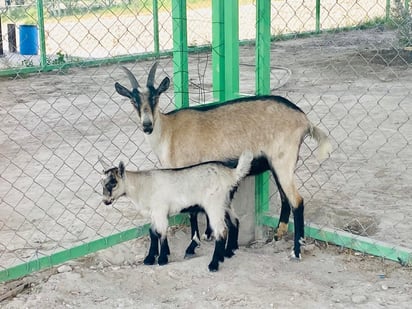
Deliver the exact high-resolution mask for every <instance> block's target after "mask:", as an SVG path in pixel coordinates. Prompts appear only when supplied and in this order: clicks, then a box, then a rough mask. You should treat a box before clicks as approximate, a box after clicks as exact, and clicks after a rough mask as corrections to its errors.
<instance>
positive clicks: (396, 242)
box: [0, 0, 412, 271]
mask: <svg viewBox="0 0 412 309" xmlns="http://www.w3.org/2000/svg"><path fill="white" fill-rule="evenodd" d="M38 3H39V1H37V2H35V1H27V0H26V1H22V0H21V1H11V2H10V3H8V4H7V5H5V4H3V3H2V4H1V6H0V9H1V11H0V12H1V25H2V29H3V34H2V43H3V45H2V47H3V50H2V54H3V57H1V58H0V72H3V73H4V74H3V76H4V75H8V77H1V79H0V119H1V123H2V126H1V128H0V145H1V147H0V197H1V199H0V271H2V270H6V269H9V268H10V267H13V266H15V265H19V264H21V263H25V262H27V261H31V260H35V259H37V258H39V257H42V256H48V255H50V254H52V253H55V252H58V251H61V250H64V249H70V248H72V247H74V246H76V245H79V244H84V243H87V242H90V241H92V240H95V239H99V238H101V237H106V236H108V235H112V234H114V233H118V232H121V231H124V230H126V229H129V228H132V227H135V226H137V225H142V224H143V223H145V222H144V221H142V220H141V218H140V217H139V214H138V213H136V211H135V210H134V208H133V207H132V206H131V205H130V204H129V203H128V202H126V201H119V202H118V203H116V205H115V206H114V207H113V208H108V207H107V206H104V205H102V203H101V202H100V201H101V187H100V171H101V169H102V167H101V166H100V164H99V163H98V157H99V156H104V157H105V158H106V159H107V160H109V161H111V162H113V164H117V163H118V161H119V160H123V161H124V162H125V163H126V165H127V166H128V167H129V168H150V167H154V166H157V164H158V163H157V159H156V157H155V156H154V155H153V153H152V152H151V150H150V147H149V145H147V143H146V142H145V141H144V136H143V134H142V132H141V131H140V130H139V129H138V128H137V125H136V119H135V114H134V110H133V108H132V106H131V104H130V103H128V102H127V101H125V100H123V99H122V98H120V97H119V96H118V95H117V94H116V93H115V91H114V86H113V85H114V83H115V82H116V81H120V82H125V80H126V78H125V76H124V73H123V72H122V71H121V70H120V69H119V67H118V63H119V61H124V60H130V62H129V63H127V64H126V66H127V67H128V68H129V69H131V70H132V71H133V72H134V73H135V75H136V76H138V77H141V80H142V81H143V80H145V78H146V76H147V74H148V72H147V70H148V69H149V68H150V66H151V63H152V61H153V60H152V58H149V59H148V60H147V59H146V58H147V57H146V56H148V57H153V56H161V58H160V66H159V70H158V73H157V76H158V78H159V79H160V78H162V77H164V76H166V75H168V76H173V61H172V58H171V57H170V53H169V52H170V51H171V50H172V49H173V29H172V17H171V16H172V10H173V6H172V3H171V1H166V0H165V1H154V2H153V1H130V0H128V1H63V0H62V1H44V3H43V7H42V8H43V10H44V45H45V53H44V54H42V51H41V44H42V41H41V39H40V42H39V46H38V47H40V51H39V52H37V53H36V54H34V55H22V54H21V53H20V50H19V46H21V42H20V40H21V39H22V38H21V37H19V35H18V29H19V26H20V25H23V24H35V25H39V21H38V10H39V7H38ZM153 3H156V4H157V7H156V6H153ZM316 3H318V4H319V5H318V6H316V5H315V2H314V1H303V0H302V1H273V2H272V26H271V27H272V35H273V36H274V37H273V38H274V39H273V43H272V47H271V49H272V50H271V66H272V67H271V87H272V93H274V94H277V95H283V96H285V97H287V98H289V99H290V100H292V101H293V102H295V103H296V104H297V105H298V106H299V107H301V108H302V109H303V110H304V111H305V112H306V113H308V116H309V118H310V119H311V120H312V121H313V122H314V123H316V124H317V125H319V126H321V127H323V128H324V129H326V130H327V131H328V132H329V134H330V136H331V139H332V142H333V144H334V152H333V154H332V157H331V159H329V160H328V161H326V162H324V163H322V164H321V165H319V163H318V162H317V161H316V159H315V158H314V156H312V155H311V153H312V150H313V148H314V144H313V143H312V142H311V141H310V140H306V142H305V144H304V145H303V147H302V150H301V158H300V160H299V162H298V168H297V171H296V175H297V177H298V180H299V182H300V191H301V193H302V195H303V196H304V198H305V201H306V208H305V211H306V220H307V222H308V223H315V224H317V225H318V226H321V227H333V228H336V229H340V230H346V231H349V232H351V233H354V234H357V235H362V236H368V237H371V239H372V240H373V241H374V240H376V241H385V242H388V243H390V244H393V246H404V247H408V248H411V245H410V242H409V239H410V236H411V232H410V229H409V222H408V218H409V217H411V215H412V210H411V209H410V207H408V205H409V201H410V200H411V197H412V196H411V192H412V190H411V188H410V187H411V183H412V173H411V151H412V149H411V134H410V132H412V130H411V129H412V128H411V121H410V118H411V114H412V110H411V106H410V103H411V97H412V96H411V94H412V93H411V92H412V86H411V85H412V77H411V76H412V74H411V69H412V68H411V61H412V52H411V48H410V46H411V45H412V44H411V36H410V33H411V31H412V30H411V23H410V10H409V11H408V9H407V8H408V7H409V2H408V1H407V2H400V1H395V2H392V3H390V4H391V6H390V7H388V1H386V0H375V1H366V0H365V1H362V0H359V1H333V0H322V1H317V2H316ZM210 6H211V3H210V1H193V2H192V1H188V6H187V16H188V42H189V45H190V46H192V47H197V48H198V47H201V46H208V45H210V43H211V41H212V21H211V8H210ZM239 6H240V10H239V18H240V26H239V32H240V33H239V36H240V39H241V40H242V41H248V40H252V41H253V40H254V38H255V22H256V21H255V20H256V13H255V11H256V8H255V3H253V2H248V1H241V2H240V5H239ZM405 12H406V13H405ZM317 17H318V18H317ZM9 24H14V25H15V27H16V28H15V29H16V35H15V37H16V42H15V43H14V44H15V45H14V46H15V47H17V48H16V50H14V51H13V50H12V49H10V48H11V47H12V46H13V44H10V40H11V39H12V38H13V36H10V35H9V33H7V32H5V31H4V29H11V28H12V27H8V25H9ZM39 28H41V27H38V30H41V29H39ZM342 29H344V30H347V31H340V30H342ZM408 31H409V32H408ZM317 32H322V33H321V34H320V35H314V34H316V33H317ZM408 35H409V36H408ZM40 36H41V35H40ZM289 38H293V39H292V40H286V39H289ZM23 45H24V42H23ZM130 55H132V57H131V58H125V57H130ZM42 57H43V59H42ZM145 57H146V58H145ZM145 59H146V60H145ZM91 60H92V61H96V62H90V61H91ZM137 60H138V61H137ZM42 61H43V62H44V61H45V62H44V63H43V64H42ZM68 64H75V66H71V67H70V66H67V65H68ZM90 64H91V65H92V66H90ZM254 64H255V55H254V47H253V46H251V45H249V44H245V45H243V47H242V48H241V50H240V84H241V87H240V89H241V92H242V93H244V94H253V93H254V89H255V88H254V87H255V81H254ZM47 66H50V67H52V68H53V69H54V71H53V72H48V73H46V72H43V71H44V68H45V67H47ZM27 67H30V68H34V70H33V71H31V72H34V73H32V74H29V75H26V74H24V73H25V71H24V68H27ZM6 73H7V74H6ZM189 77H190V81H189V82H190V102H191V104H198V103H203V102H208V101H212V100H213V92H212V66H211V54H210V49H209V50H207V49H206V50H205V51H202V52H200V51H199V50H198V51H197V52H196V53H192V54H190V58H189ZM161 106H162V109H163V110H164V111H168V110H172V109H173V108H174V107H173V94H172V91H170V90H169V91H168V92H167V93H166V94H164V95H162V97H161ZM271 191H272V192H271V199H270V204H271V209H270V212H271V214H274V215H278V214H279V198H278V196H277V193H276V190H275V189H274V186H272V190H271Z"/></svg>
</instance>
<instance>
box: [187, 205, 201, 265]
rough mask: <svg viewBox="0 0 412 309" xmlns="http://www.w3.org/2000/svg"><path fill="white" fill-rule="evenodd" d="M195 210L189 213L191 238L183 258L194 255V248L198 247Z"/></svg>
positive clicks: (197, 227)
mask: <svg viewBox="0 0 412 309" xmlns="http://www.w3.org/2000/svg"><path fill="white" fill-rule="evenodd" d="M197 214H198V213H197V212H196V213H190V228H191V237H192V238H191V239H192V241H191V242H190V244H189V246H188V247H187V248H186V252H185V259H186V258H191V257H193V256H194V255H195V249H196V248H197V247H199V241H200V240H199V226H198V224H197Z"/></svg>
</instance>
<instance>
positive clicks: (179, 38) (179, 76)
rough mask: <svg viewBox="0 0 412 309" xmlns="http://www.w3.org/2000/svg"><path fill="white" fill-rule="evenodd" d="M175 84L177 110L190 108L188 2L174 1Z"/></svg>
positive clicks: (183, 0)
mask: <svg viewBox="0 0 412 309" xmlns="http://www.w3.org/2000/svg"><path fill="white" fill-rule="evenodd" d="M172 22H173V67H174V73H173V84H174V95H175V99H174V102H175V106H176V108H182V107H187V106H189V65H188V57H189V53H188V48H187V16H186V0H173V1H172Z"/></svg>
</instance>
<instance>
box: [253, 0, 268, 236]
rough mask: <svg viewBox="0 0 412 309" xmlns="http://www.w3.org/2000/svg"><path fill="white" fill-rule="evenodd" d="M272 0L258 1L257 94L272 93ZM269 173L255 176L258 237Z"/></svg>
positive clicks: (265, 205)
mask: <svg viewBox="0 0 412 309" xmlns="http://www.w3.org/2000/svg"><path fill="white" fill-rule="evenodd" d="M270 9H271V5H270V0H257V2H256V94H257V95H266V94H270V37H271V33H270V22H271V20H270V17H271V14H270ZM269 177H270V175H269V173H268V172H266V173H263V174H261V175H259V176H256V177H255V223H256V229H255V233H256V237H257V238H262V237H263V235H262V233H263V229H262V216H263V214H264V212H267V211H268V210H269Z"/></svg>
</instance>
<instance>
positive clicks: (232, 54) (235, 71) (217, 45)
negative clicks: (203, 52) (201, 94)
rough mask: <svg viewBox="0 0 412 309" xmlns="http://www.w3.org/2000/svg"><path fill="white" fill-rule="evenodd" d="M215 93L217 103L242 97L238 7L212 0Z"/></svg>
mask: <svg viewBox="0 0 412 309" xmlns="http://www.w3.org/2000/svg"><path fill="white" fill-rule="evenodd" d="M212 33H213V35H212V62H213V94H214V98H215V99H216V100H217V101H220V102H221V101H226V100H229V99H233V98H236V97H237V96H238V95H239V4H238V1H237V0H229V1H221V0H212Z"/></svg>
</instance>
